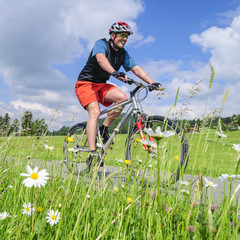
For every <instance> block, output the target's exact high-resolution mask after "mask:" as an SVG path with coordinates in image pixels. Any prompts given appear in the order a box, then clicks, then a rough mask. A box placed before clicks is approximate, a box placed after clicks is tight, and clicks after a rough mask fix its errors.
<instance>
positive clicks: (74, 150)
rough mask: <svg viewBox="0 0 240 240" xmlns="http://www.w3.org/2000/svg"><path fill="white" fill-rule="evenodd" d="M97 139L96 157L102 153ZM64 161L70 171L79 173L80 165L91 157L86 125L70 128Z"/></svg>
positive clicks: (81, 124)
mask: <svg viewBox="0 0 240 240" xmlns="http://www.w3.org/2000/svg"><path fill="white" fill-rule="evenodd" d="M99 145H100V144H99V141H98V138H97V139H96V155H98V153H99V152H100V151H101V150H100V149H101V148H100V146H99ZM63 154H64V161H65V164H66V166H67V168H68V170H69V171H71V172H79V171H80V168H81V167H80V164H81V163H86V160H87V159H88V157H89V154H90V152H89V146H88V140H87V130H86V123H78V124H76V125H74V126H73V127H71V128H70V130H69V132H68V135H67V137H66V139H65V141H64V145H63Z"/></svg>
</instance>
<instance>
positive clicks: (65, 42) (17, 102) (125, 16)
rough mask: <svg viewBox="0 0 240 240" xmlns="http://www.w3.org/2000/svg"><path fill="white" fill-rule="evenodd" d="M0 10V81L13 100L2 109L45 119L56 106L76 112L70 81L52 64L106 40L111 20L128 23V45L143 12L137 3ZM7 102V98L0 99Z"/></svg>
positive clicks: (12, 5) (59, 3)
mask: <svg viewBox="0 0 240 240" xmlns="http://www.w3.org/2000/svg"><path fill="white" fill-rule="evenodd" d="M116 6H117V7H116ZM0 9H1V15H0V28H1V37H0V52H1V55H0V76H1V78H0V81H4V84H2V85H4V86H8V87H9V89H10V92H11V95H12V96H14V100H13V101H12V104H9V105H8V106H6V109H8V110H9V111H10V109H12V111H13V112H14V111H15V109H17V108H18V109H19V111H20V109H21V108H22V109H27V108H28V109H31V110H32V111H33V114H34V112H36V113H40V112H42V113H43V114H48V115H51V114H52V112H54V110H55V109H56V108H57V106H60V105H61V104H65V106H66V109H65V111H67V112H68V113H69V115H72V114H73V113H72V112H71V111H73V110H78V111H80V109H82V108H81V106H80V104H79V103H78V101H77V98H76V96H75V91H74V85H75V81H76V80H75V79H74V80H73V81H72V80H70V79H68V78H67V77H66V76H65V75H64V74H63V73H62V72H60V71H59V70H57V69H55V68H54V65H55V64H65V63H70V62H72V61H73V60H74V59H75V58H76V57H78V58H79V57H80V56H82V55H83V54H84V55H85V54H86V55H88V54H89V49H90V48H91V47H92V45H93V43H94V41H96V39H98V38H102V37H104V36H105V37H107V36H108V29H109V27H110V25H111V24H112V23H113V22H115V21H127V22H128V23H129V24H130V25H131V24H132V27H133V31H134V33H135V34H134V36H135V37H133V38H132V39H131V41H132V43H133V42H134V41H135V42H136V41H138V40H139V37H138V36H141V37H142V35H141V33H138V30H137V28H136V23H135V19H136V18H137V16H138V15H139V14H140V13H141V12H142V11H143V10H144V7H143V4H142V1H141V0H121V1H118V0H113V1H107V0H91V1H87V0H70V1H64V0H53V1H47V0H42V1H36V0H35V1H34V0H33V1H28V0H22V1H21V2H19V1H17V0H9V1H0ZM113 12H114V14H112V13H113ZM141 37H140V40H141ZM146 39H149V38H148V37H146ZM140 40H139V41H140ZM148 41H149V40H148ZM130 43H131V42H130ZM79 70H80V69H79ZM76 77H77V76H76ZM10 100H11V98H10V96H9V99H6V101H7V102H9V101H10ZM31 103H32V104H31ZM32 106H34V107H32ZM83 111H84V110H83ZM82 115H83V114H82ZM82 115H81V116H82ZM79 120H80V119H79Z"/></svg>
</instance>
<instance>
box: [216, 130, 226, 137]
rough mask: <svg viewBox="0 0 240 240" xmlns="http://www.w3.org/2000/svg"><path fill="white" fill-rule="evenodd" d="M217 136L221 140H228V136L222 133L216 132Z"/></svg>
mask: <svg viewBox="0 0 240 240" xmlns="http://www.w3.org/2000/svg"><path fill="white" fill-rule="evenodd" d="M216 134H217V135H218V136H219V137H220V138H226V137H227V135H225V134H223V133H221V132H218V131H216Z"/></svg>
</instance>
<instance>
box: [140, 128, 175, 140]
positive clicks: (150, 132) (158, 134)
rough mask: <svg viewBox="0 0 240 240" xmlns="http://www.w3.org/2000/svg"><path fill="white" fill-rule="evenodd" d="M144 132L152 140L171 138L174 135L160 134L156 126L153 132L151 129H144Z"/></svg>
mask: <svg viewBox="0 0 240 240" xmlns="http://www.w3.org/2000/svg"><path fill="white" fill-rule="evenodd" d="M144 131H145V132H146V133H147V134H149V135H150V136H152V137H153V138H157V139H161V138H164V137H171V136H173V135H174V134H175V132H174V131H165V132H162V130H161V127H160V126H158V127H157V128H156V130H155V131H154V130H153V129H151V128H145V129H144Z"/></svg>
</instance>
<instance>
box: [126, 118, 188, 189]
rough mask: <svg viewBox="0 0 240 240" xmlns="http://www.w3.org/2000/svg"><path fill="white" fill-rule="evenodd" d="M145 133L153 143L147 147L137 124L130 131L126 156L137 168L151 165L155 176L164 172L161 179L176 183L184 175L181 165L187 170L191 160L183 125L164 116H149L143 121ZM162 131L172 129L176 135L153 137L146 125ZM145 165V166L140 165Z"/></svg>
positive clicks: (164, 181) (150, 170) (149, 169)
mask: <svg viewBox="0 0 240 240" xmlns="http://www.w3.org/2000/svg"><path fill="white" fill-rule="evenodd" d="M142 124H143V132H144V137H145V139H146V140H148V143H149V146H148V147H147V148H146V146H145V148H144V144H143V143H142V141H141V138H140V134H139V131H138V129H137V127H135V128H133V131H132V132H130V134H129V136H128V139H127V142H126V146H127V151H126V159H128V160H131V166H132V167H133V168H141V169H144V168H145V169H147V170H148V172H151V173H152V174H153V175H154V176H155V177H156V175H157V174H160V177H159V179H160V182H162V183H164V184H172V183H174V182H176V181H177V180H178V179H179V177H180V171H181V169H182V170H183V171H184V170H185V169H186V167H187V163H188V142H187V139H186V137H185V135H184V134H183V132H182V130H181V129H180V127H177V126H176V125H175V124H174V123H173V122H172V121H171V120H169V119H165V118H164V117H162V116H149V117H147V119H146V120H144V121H143V122H142ZM158 127H160V128H161V131H162V132H164V131H171V132H174V135H172V136H170V137H163V138H160V139H158V140H157V139H154V143H153V142H152V141H150V140H149V136H148V134H147V133H146V131H145V129H146V128H148V129H149V128H151V129H152V130H154V131H155V130H156V129H157V128H158ZM139 165H141V167H140V166H139Z"/></svg>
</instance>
